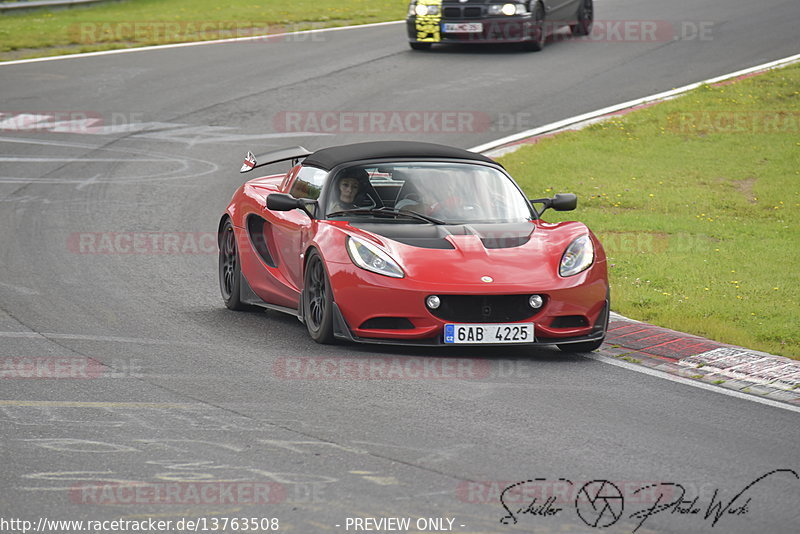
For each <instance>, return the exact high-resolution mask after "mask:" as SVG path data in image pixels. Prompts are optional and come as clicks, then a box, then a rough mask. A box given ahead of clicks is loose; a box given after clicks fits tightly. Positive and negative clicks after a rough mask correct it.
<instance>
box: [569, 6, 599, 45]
mask: <svg viewBox="0 0 800 534" xmlns="http://www.w3.org/2000/svg"><path fill="white" fill-rule="evenodd" d="M592 24H594V2H593V0H583V1H582V2H581V7H580V9H579V10H578V20H577V22H576V23H575V24H571V25H570V27H569V29H570V30H571V31H572V35H581V36H582V35H589V34H590V33H592Z"/></svg>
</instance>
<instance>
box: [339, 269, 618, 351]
mask: <svg viewBox="0 0 800 534" xmlns="http://www.w3.org/2000/svg"><path fill="white" fill-rule="evenodd" d="M328 268H329V271H330V272H329V275H330V277H331V285H332V287H333V292H334V302H335V311H334V332H335V335H336V337H338V338H341V339H346V340H349V341H354V342H362V343H385V344H394V345H424V346H439V345H447V346H449V345H450V344H445V343H444V335H443V332H444V327H445V325H446V324H452V323H456V324H470V323H485V322H495V323H504V324H505V323H508V324H513V323H534V338H535V339H534V341H533V342H528V343H521V344H523V345H551V344H567V343H580V342H586V341H595V340H598V339H602V338H603V337H604V336H605V332H606V329H607V322H608V311H609V303H608V302H609V301H608V282H607V279H606V277H605V269H604V265H603V266H602V267H600V266H595V267H593V268H590V269H589V270H587V271H586V272H584V273H581V274H580V275H577V276H575V277H571V278H566V279H562V280H559V281H558V283H556V284H551V285H550V286H549V287H536V286H535V285H530V284H528V285H515V286H503V287H497V288H492V289H491V292H490V291H487V289H488V288H487V286H486V285H482V286H461V287H456V286H449V287H448V286H437V287H436V288H435V289H433V288H431V287H430V286H428V285H427V284H419V283H415V282H414V281H413V280H408V279H392V278H387V277H383V276H380V275H376V274H372V273H368V272H365V271H363V270H361V269H358V268H356V267H354V266H348V265H344V264H329V265H328ZM531 294H539V295H543V296H544V299H545V302H544V305H543V306H542V307H541V308H539V309H538V310H534V309H531V310H530V315H528V316H526V317H520V316H518V317H516V318H514V319H513V320H490V321H487V320H484V319H482V317H481V316H480V315H479V314H478V315H476V316H474V318H469V317H468V318H467V319H466V320H464V319H462V320H453V319H451V318H449V317H437V316H435V315H434V314H433V313H432V312H431V311H430V310H429V309H428V308H427V307H426V306H425V299H426V298H427V297H428V296H430V295H439V296H446V295H470V296H474V297H476V298H477V299H479V298H480V297H482V296H484V295H486V296H490V297H491V296H497V295H531ZM478 313H480V312H478ZM462 317H464V315H462ZM387 326H388V327H387ZM464 345H465V344H459V346H464ZM503 345H506V344H505V343H504V344H503ZM481 346H488V344H481Z"/></svg>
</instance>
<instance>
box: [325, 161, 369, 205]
mask: <svg viewBox="0 0 800 534" xmlns="http://www.w3.org/2000/svg"><path fill="white" fill-rule="evenodd" d="M362 172H363V171H362ZM359 189H361V180H360V179H359V172H358V169H354V170H352V171H349V172H347V171H345V174H344V176H342V177H341V178H339V183H337V184H336V190H337V192H338V194H339V197H338V199H337V200H336V201H335V202H334V203H333V204H332V205H331V207H330V209H329V210H328V212H329V213H333V212H334V211H344V210H352V209H355V208H357V207H358V206H357V205H356V196H358V191H359Z"/></svg>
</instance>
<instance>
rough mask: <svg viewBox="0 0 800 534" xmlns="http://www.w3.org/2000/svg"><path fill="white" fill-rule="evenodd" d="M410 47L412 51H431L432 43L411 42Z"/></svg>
mask: <svg viewBox="0 0 800 534" xmlns="http://www.w3.org/2000/svg"><path fill="white" fill-rule="evenodd" d="M408 46H410V47H411V50H430V49H431V43H418V42H414V41H412V42H409V43H408Z"/></svg>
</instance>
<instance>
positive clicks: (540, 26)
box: [522, 2, 547, 52]
mask: <svg viewBox="0 0 800 534" xmlns="http://www.w3.org/2000/svg"><path fill="white" fill-rule="evenodd" d="M533 20H534V26H533V32H534V33H533V39H532V40H530V41H525V42H524V43H523V44H522V48H523V50H526V51H528V52H540V51H541V50H542V48H544V43H545V41H546V40H547V24H546V22H545V18H544V7H542V3H541V2H536V7H535V8H533Z"/></svg>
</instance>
